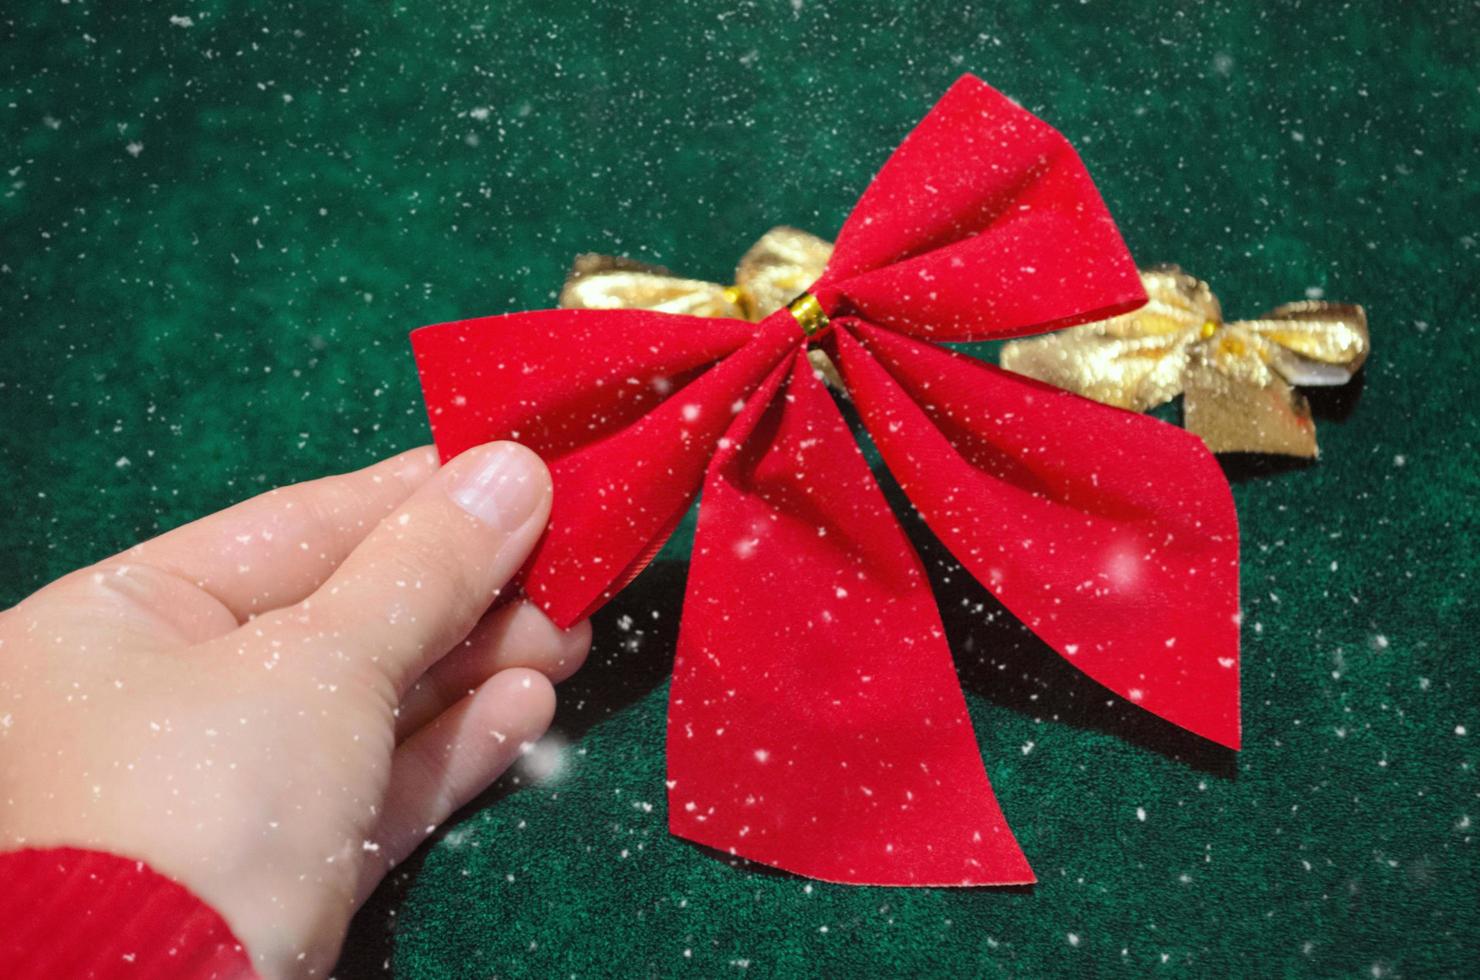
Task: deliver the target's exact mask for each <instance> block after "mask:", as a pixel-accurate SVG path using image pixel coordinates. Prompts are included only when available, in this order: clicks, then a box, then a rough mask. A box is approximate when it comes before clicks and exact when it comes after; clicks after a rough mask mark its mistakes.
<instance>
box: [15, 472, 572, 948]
mask: <svg viewBox="0 0 1480 980" xmlns="http://www.w3.org/2000/svg"><path fill="white" fill-rule="evenodd" d="M550 498H551V489H550V479H549V474H548V472H547V471H546V469H545V467H544V465H543V464H542V463H541V462H540V461H539V459H538V458H537V457H536V456H535V455H534V454H533V453H531V452H529V451H528V450H527V449H524V448H522V447H519V446H516V445H514V444H512V443H492V444H490V445H487V446H481V447H478V448H476V449H472V450H469V451H468V452H466V453H464V454H463V455H461V456H459V457H458V458H457V459H455V460H452V461H451V462H449V463H448V464H447V465H446V466H445V467H441V468H440V469H439V468H438V465H437V458H436V455H435V453H434V452H433V451H432V450H431V449H429V448H428V449H417V450H412V451H411V452H408V453H403V454H401V455H399V456H396V457H394V458H392V459H389V460H386V461H384V462H382V463H379V464H377V465H375V466H371V467H369V468H368V469H364V470H360V471H358V472H355V473H350V474H346V475H343V476H336V477H329V478H327V479H323V480H316V481H313V482H310V483H303V484H298V485H295V486H290V487H286V488H283V489H281V490H275V491H273V492H271V493H267V494H264V495H262V496H260V497H256V498H254V499H252V500H248V501H246V502H245V503H242V504H238V505H237V506H235V507H232V508H230V509H228V510H225V511H222V512H221V513H219V514H214V515H211V516H209V517H206V518H204V519H202V520H199V521H196V522H195V523H193V524H189V525H186V526H184V527H181V528H179V529H177V530H175V531H171V532H169V533H167V534H165V535H162V536H161V537H158V538H155V539H153V540H151V541H147V542H145V543H143V544H141V545H138V546H136V547H134V548H132V549H130V550H128V551H126V552H123V553H122V554H119V555H116V556H114V557H112V558H109V559H106V560H105V561H102V562H99V563H98V564H96V565H93V566H90V567H88V568H83V569H80V570H79V571H76V572H73V573H71V574H70V575H67V576H65V577H63V578H61V579H59V580H57V581H56V582H53V583H52V584H51V585H48V586H46V587H45V588H43V589H42V590H41V591H39V592H37V593H36V594H34V595H32V596H31V597H29V598H28V599H26V600H25V601H24V602H22V603H21V604H20V605H18V606H16V607H14V608H12V609H9V610H6V611H4V612H0V773H3V779H0V849H10V848H15V847H25V846H31V847H50V846H62V845H70V846H78V847H88V848H94V849H99V850H105V851H110V852H114V853H117V854H122V855H127V856H130V857H135V858H138V859H141V860H143V861H145V862H147V863H148V864H149V865H150V866H152V867H153V868H154V869H156V870H157V871H159V872H161V873H163V874H166V875H169V876H170V877H172V878H174V879H176V880H177V881H179V882H181V883H182V884H184V885H185V886H187V887H188V888H190V889H191V890H192V891H194V892H195V893H196V894H197V895H199V896H200V897H201V898H202V899H203V900H204V901H206V902H208V903H209V904H210V905H212V906H213V907H214V908H215V909H216V910H217V911H219V912H220V913H221V914H222V915H223V916H224V917H225V919H226V921H227V923H228V924H229V925H230V926H231V928H232V930H233V932H234V933H235V934H236V935H237V937H238V938H239V939H240V940H241V941H242V942H243V943H244V944H245V946H246V948H247V950H248V952H249V953H250V954H251V956H252V958H253V961H254V963H255V964H256V966H257V969H258V970H259V971H260V972H261V973H262V974H263V975H264V976H266V977H291V976H311V975H318V976H322V975H325V974H326V973H327V972H328V971H329V969H330V968H331V967H332V965H333V963H334V960H335V957H336V956H337V954H338V951H339V947H340V944H341V943H342V941H343V938H344V933H345V929H346V927H347V925H348V923H349V919H350V916H351V915H352V914H353V913H354V911H355V910H356V909H357V908H358V907H359V906H360V904H361V903H362V902H363V901H364V900H365V898H366V897H367V896H368V895H369V894H370V892H371V891H372V890H373V889H374V888H375V885H376V884H377V883H378V882H379V881H380V880H381V878H382V877H384V875H385V874H386V872H387V871H388V870H389V869H390V868H391V867H393V866H394V865H395V864H396V863H397V862H399V861H400V860H402V859H403V858H405V857H406V856H407V855H408V854H410V853H411V851H413V850H414V849H415V848H416V847H417V845H418V844H420V843H421V842H422V841H423V840H424V839H426V837H427V836H428V834H429V833H430V832H431V831H432V830H434V829H435V827H436V826H437V824H439V823H441V822H442V821H443V820H445V819H447V818H448V817H449V816H450V815H451V814H452V813H453V812H454V811H455V810H456V809H458V808H459V807H460V806H462V805H463V804H464V803H466V802H467V801H468V800H470V799H472V798H473V797H474V796H476V795H477V794H478V793H479V792H481V791H482V790H483V789H484V788H486V787H487V786H488V785H489V784H490V783H491V782H492V781H493V780H494V779H496V778H497V777H498V776H499V775H500V774H501V773H502V772H504V770H505V769H507V768H508V767H509V766H510V765H511V764H512V763H513V762H514V761H515V760H516V759H517V758H518V755H519V753H520V751H521V749H522V748H523V747H524V746H526V745H528V744H530V743H531V742H532V741H533V740H535V739H537V738H538V737H539V736H540V735H541V734H542V733H543V732H544V731H545V729H546V727H547V726H548V725H549V723H550V720H551V716H552V715H553V713H554V710H555V692H554V688H553V687H552V683H553V682H558V681H560V680H562V679H564V678H565V677H567V676H569V675H570V674H571V673H573V672H574V671H575V670H576V669H577V668H578V667H579V666H580V665H581V663H582V661H583V660H584V659H585V656H586V653H587V650H588V648H589V645H590V637H591V630H590V626H589V624H587V623H581V624H578V625H576V626H575V627H573V628H571V629H570V630H568V631H563V630H560V629H558V628H557V627H556V626H555V625H554V624H553V623H551V622H550V620H548V619H547V618H545V616H544V615H543V614H542V613H541V612H540V611H539V610H538V609H536V608H535V607H534V606H532V605H530V604H529V603H527V602H524V601H521V600H518V599H517V598H513V599H510V600H507V601H502V602H500V601H499V596H500V593H501V592H502V591H505V589H506V586H507V585H508V583H509V580H510V578H511V577H512V576H513V575H514V574H515V572H516V571H517V570H518V569H519V567H520V566H521V565H522V564H523V563H524V561H525V559H526V557H527V556H528V554H529V552H530V550H531V548H532V547H533V546H534V544H535V542H536V541H537V540H538V538H539V536H540V534H541V533H542V532H543V530H544V527H545V523H546V521H547V520H548V517H549V512H550Z"/></svg>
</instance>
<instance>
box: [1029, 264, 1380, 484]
mask: <svg viewBox="0 0 1480 980" xmlns="http://www.w3.org/2000/svg"><path fill="white" fill-rule="evenodd" d="M1141 282H1142V284H1143V285H1144V286H1145V287H1146V293H1147V295H1148V296H1149V297H1150V302H1148V303H1147V304H1146V305H1145V306H1143V307H1141V308H1140V309H1139V310H1136V311H1135V312H1132V313H1126V314H1124V315H1122V316H1118V317H1112V318H1111V319H1109V320H1101V321H1100V322H1098V323H1088V324H1085V325H1083V326H1079V327H1071V328H1070V329H1067V330H1060V331H1058V332H1057V333H1051V334H1047V335H1046V336H1043V337H1034V338H1032V339H1030V340H1015V341H1012V342H1010V343H1008V344H1006V345H1004V346H1003V348H1002V366H1003V367H1004V368H1007V369H1008V370H1009V371H1016V372H1017V373H1018V374H1025V375H1028V376H1029V377H1033V378H1037V379H1039V380H1040V381H1046V382H1048V383H1049V384H1052V385H1056V386H1058V387H1060V388H1067V389H1069V390H1070V391H1074V392H1077V393H1079V394H1081V395H1084V396H1086V397H1088V398H1093V399H1095V400H1096V401H1100V402H1104V403H1106V404H1107V405H1118V406H1119V407H1121V408H1129V409H1133V410H1135V411H1138V412H1144V411H1146V410H1147V409H1149V408H1152V407H1153V406H1156V405H1160V404H1162V403H1163V402H1167V401H1170V400H1171V399H1173V398H1175V397H1176V396H1177V395H1179V394H1180V395H1182V396H1183V401H1182V414H1183V422H1184V424H1185V425H1186V426H1187V428H1188V429H1189V430H1190V431H1192V432H1194V433H1196V434H1197V435H1198V436H1200V437H1202V440H1203V442H1205V443H1207V445H1208V448H1209V449H1211V450H1212V451H1213V452H1215V453H1235V452H1245V453H1282V454H1285V455H1289V456H1304V457H1308V458H1309V457H1314V456H1316V455H1317V452H1318V450H1317V448H1316V430H1315V423H1314V422H1313V421H1312V420H1311V416H1310V405H1309V404H1308V403H1307V402H1306V400H1305V397H1304V396H1303V395H1301V394H1300V393H1299V392H1298V391H1296V390H1295V387H1294V386H1295V385H1339V384H1345V383H1346V382H1347V381H1349V380H1351V378H1352V375H1354V374H1356V372H1357V370H1358V369H1359V368H1360V367H1361V366H1362V362H1363V361H1365V360H1366V359H1367V351H1368V349H1369V348H1370V346H1371V341H1370V339H1369V337H1368V334H1367V315H1366V313H1365V312H1364V311H1363V310H1362V308H1361V307H1360V306H1355V305H1350V304H1343V303H1321V302H1314V301H1304V302H1298V303H1287V304H1285V305H1284V306H1280V307H1276V308H1275V309H1273V310H1270V311H1269V312H1268V313H1266V314H1265V315H1264V316H1263V317H1261V318H1260V319H1258V320H1236V321H1234V322H1232V323H1225V322H1224V321H1223V314H1222V311H1221V309H1220V308H1219V305H1218V298H1217V297H1216V296H1214V295H1213V291H1212V290H1211V289H1209V288H1208V284H1207V283H1205V282H1203V281H1202V280H1201V279H1197V278H1195V277H1193V276H1190V275H1188V274H1187V273H1185V272H1183V271H1182V270H1181V269H1179V268H1177V267H1176V266H1160V267H1157V268H1154V269H1148V270H1143V271H1142V272H1141Z"/></svg>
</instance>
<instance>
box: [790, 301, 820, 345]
mask: <svg viewBox="0 0 1480 980" xmlns="http://www.w3.org/2000/svg"><path fill="white" fill-rule="evenodd" d="M786 311H787V312H788V313H790V314H791V315H792V317H793V318H794V319H795V320H796V321H797V326H799V327H801V328H802V334H803V335H804V336H807V337H815V336H817V335H818V334H819V333H821V332H822V331H823V330H826V329H827V325H828V323H829V320H828V319H827V314H826V313H824V312H823V311H822V304H821V303H819V302H817V297H816V296H813V295H812V294H811V293H803V294H802V295H800V296H798V297H797V298H796V299H794V300H792V301H791V302H790V303H787V304H786Z"/></svg>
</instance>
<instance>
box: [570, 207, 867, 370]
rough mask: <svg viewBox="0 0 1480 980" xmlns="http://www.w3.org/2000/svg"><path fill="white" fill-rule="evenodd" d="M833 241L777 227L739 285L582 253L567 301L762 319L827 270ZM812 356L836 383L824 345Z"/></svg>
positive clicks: (754, 249)
mask: <svg viewBox="0 0 1480 980" xmlns="http://www.w3.org/2000/svg"><path fill="white" fill-rule="evenodd" d="M832 249H833V247H832V243H831V242H829V241H825V240H824V239H821V238H818V237H817V236H816V235H809V234H808V233H807V232H805V231H801V230H799V229H796V228H788V227H786V226H785V225H782V226H780V227H776V228H772V229H771V230H770V231H768V232H766V233H765V234H764V235H762V236H761V237H760V240H759V241H757V242H756V243H755V244H754V245H752V246H751V247H750V249H749V250H748V251H747V252H746V253H745V254H744V255H743V256H741V258H740V265H739V266H738V267H737V268H736V269H735V282H734V285H730V286H722V285H720V284H719V283H716V282H705V281H704V280H702V279H684V278H680V277H678V276H675V275H673V274H672V273H671V272H669V271H668V270H667V269H665V268H663V267H662V266H659V265H648V264H646V263H643V262H637V261H634V260H633V259H625V258H618V257H616V256H611V255H596V254H591V253H588V254H585V255H578V256H576V260H575V263H574V264H573V265H572V266H571V270H570V274H569V275H568V276H566V279H565V287H564V288H563V289H561V290H560V305H561V306H562V307H564V308H566V309H577V310H580V309H596V310H624V309H638V310H659V311H661V312H663V313H683V314H687V315H688V316H723V317H731V318H733V319H736V320H749V321H751V322H752V323H758V322H760V321H761V320H764V319H765V318H766V317H768V316H770V315H771V314H772V313H775V312H776V311H777V310H779V309H781V308H782V307H783V306H785V305H787V304H788V303H790V302H791V301H792V300H794V299H796V298H797V297H798V296H800V295H801V294H802V293H803V292H805V291H806V289H807V287H808V286H810V285H812V284H813V283H814V282H816V281H817V280H818V278H819V277H820V276H821V275H822V270H823V268H824V267H826V265H827V260H828V258H829V257H830V256H831V255H832ZM807 356H808V357H810V358H811V360H812V367H813V368H814V369H816V370H817V371H818V373H820V374H821V375H822V376H823V378H824V379H825V380H826V381H827V382H828V383H829V384H832V385H834V386H835V387H838V388H841V387H842V379H841V378H839V376H838V373H837V369H836V368H835V367H833V364H832V362H831V361H830V360H828V358H827V355H826V354H824V353H823V352H822V351H820V350H811V351H808V352H807Z"/></svg>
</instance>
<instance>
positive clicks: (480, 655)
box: [396, 602, 591, 739]
mask: <svg viewBox="0 0 1480 980" xmlns="http://www.w3.org/2000/svg"><path fill="white" fill-rule="evenodd" d="M590 649H591V623H590V621H589V620H582V621H581V622H579V623H576V624H575V625H574V626H572V627H571V628H570V629H568V630H563V629H561V628H560V627H558V626H556V625H555V624H554V623H553V622H551V621H550V618H549V617H548V616H546V615H545V614H544V613H543V612H541V611H540V609H539V607H538V606H535V605H534V604H532V603H529V602H513V603H510V604H508V605H506V606H501V607H499V608H498V609H495V610H493V611H492V612H490V613H489V614H488V615H486V616H484V617H483V618H482V619H480V620H479V621H478V625H477V626H474V627H473V632H471V633H469V634H468V637H467V639H465V640H463V641H462V643H460V644H458V645H457V646H456V647H455V648H454V649H453V650H452V652H451V653H449V654H447V656H445V657H443V658H442V659H441V660H439V661H437V662H436V663H435V664H433V665H432V666H431V668H430V669H429V670H428V671H427V672H426V673H425V674H422V675H421V677H420V678H419V679H418V680H417V681H416V683H415V684H413V685H412V686H411V690H409V691H407V692H406V697H405V699H404V700H402V702H401V709H400V712H399V713H398V714H397V716H396V737H397V738H398V739H402V738H406V737H407V736H409V735H410V734H411V733H413V732H415V731H417V730H418V729H420V728H421V727H422V726H423V725H425V724H427V723H428V722H430V721H431V720H432V719H433V718H436V717H437V716H438V715H440V714H441V713H442V712H443V711H446V710H447V709H448V708H450V707H451V706H452V705H454V704H456V703H457V702H458V701H459V700H460V699H462V698H463V697H465V696H466V695H468V694H471V693H472V692H473V690H474V689H475V688H477V687H478V686H479V685H480V684H482V683H483V682H484V681H486V680H487V679H488V678H490V677H492V676H493V675H494V674H497V673H498V672H499V671H501V670H508V669H509V668H510V667H527V668H529V669H530V670H537V671H539V672H540V673H542V674H544V675H545V676H546V677H548V678H549V679H550V681H551V682H552V683H555V684H558V683H560V682H561V681H563V680H565V679H566V678H567V677H569V676H570V675H571V674H574V673H575V672H576V671H577V670H579V669H580V666H581V664H583V663H585V662H586V654H587V652H588V651H589V650H590Z"/></svg>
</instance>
